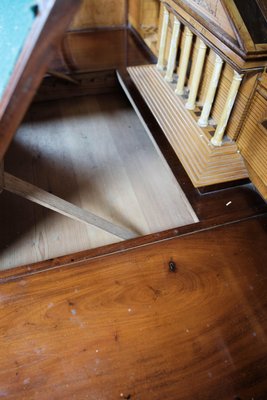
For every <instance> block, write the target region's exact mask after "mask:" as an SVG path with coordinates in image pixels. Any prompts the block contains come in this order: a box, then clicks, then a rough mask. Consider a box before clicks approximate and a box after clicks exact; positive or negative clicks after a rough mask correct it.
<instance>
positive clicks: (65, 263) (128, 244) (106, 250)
mask: <svg viewBox="0 0 267 400" xmlns="http://www.w3.org/2000/svg"><path fill="white" fill-rule="evenodd" d="M259 217H263V218H267V213H262V214H258V215H252V216H249V217H244V218H241V219H238V220H231V218H225V217H222V218H221V219H220V220H218V219H217V218H213V219H210V220H205V221H200V222H196V223H193V224H189V225H184V226H182V227H177V228H172V229H169V230H166V231H162V232H157V233H153V234H150V235H146V236H140V237H138V238H135V239H129V240H126V241H123V242H119V243H114V244H110V245H105V246H101V247H98V248H95V249H90V250H84V251H81V252H77V253H72V254H68V255H66V256H61V257H56V258H52V259H50V260H46V261H41V262H37V263H33V264H28V265H24V266H20V267H16V268H12V269H8V270H4V271H0V285H3V284H5V283H9V282H14V281H17V280H19V279H23V278H27V277H28V276H32V275H36V274H40V273H45V272H49V271H53V270H56V269H61V268H64V269H65V268H71V267H75V268H78V267H82V266H83V264H84V263H85V262H86V263H88V262H90V261H94V260H96V259H98V258H104V257H109V256H112V255H114V254H120V253H124V252H128V251H131V250H135V249H138V248H142V247H146V246H150V245H154V244H158V243H161V242H164V241H167V240H173V239H176V238H179V237H184V236H188V235H193V234H197V233H198V232H203V231H208V230H212V229H216V228H219V227H222V226H226V225H233V224H236V223H240V222H244V221H246V220H250V219H257V218H259Z"/></svg>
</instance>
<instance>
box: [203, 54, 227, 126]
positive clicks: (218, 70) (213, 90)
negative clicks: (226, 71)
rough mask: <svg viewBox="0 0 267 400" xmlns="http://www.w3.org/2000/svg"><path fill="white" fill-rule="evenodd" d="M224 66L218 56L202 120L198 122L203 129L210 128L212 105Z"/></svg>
mask: <svg viewBox="0 0 267 400" xmlns="http://www.w3.org/2000/svg"><path fill="white" fill-rule="evenodd" d="M222 66H223V60H222V59H221V57H220V56H218V55H216V58H215V64H214V68H213V72H212V77H211V80H210V84H209V87H208V91H207V94H206V98H205V102H204V106H203V108H202V112H201V115H200V118H199V120H198V125H199V126H202V127H205V126H208V120H209V116H210V111H211V107H212V104H213V101H214V97H215V93H216V90H217V87H218V83H219V80H220V76H221V71H222Z"/></svg>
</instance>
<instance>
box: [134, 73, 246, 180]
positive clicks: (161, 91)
mask: <svg viewBox="0 0 267 400" xmlns="http://www.w3.org/2000/svg"><path fill="white" fill-rule="evenodd" d="M128 71H129V74H130V76H131V77H132V79H133V81H134V83H135V85H136V86H137V88H138V89H139V91H140V92H141V94H142V96H143V97H144V99H145V100H146V101H147V103H148V105H149V107H150V108H151V110H152V112H153V113H154V115H155V117H156V119H157V120H158V122H159V124H160V125H161V127H162V129H163V131H164V132H165V134H166V136H167V138H168V140H169V141H170V143H171V145H172V146H173V148H174V150H175V152H176V154H177V156H178V157H179V159H180V160H181V163H182V164H183V166H184V168H185V170H186V171H187V173H188V175H189V177H190V179H191V181H192V182H193V184H194V186H195V187H201V186H206V185H212V184H216V183H219V182H227V181H231V180H236V179H241V178H245V177H247V176H248V175H247V171H246V168H245V165H244V162H243V160H242V158H241V156H240V155H239V154H238V153H237V146H236V144H235V143H231V142H229V143H225V144H224V145H223V146H222V147H220V148H213V147H212V146H210V145H209V137H208V136H206V135H205V131H204V129H203V128H200V127H199V126H198V125H197V122H196V121H195V119H194V118H193V117H192V115H193V113H192V114H191V113H190V112H189V111H188V110H186V109H185V106H184V102H183V101H182V99H181V98H180V97H179V96H176V95H175V93H174V88H173V87H172V85H170V84H167V83H166V82H165V81H164V79H163V77H162V76H161V74H160V73H159V72H158V71H157V70H156V68H155V67H154V66H143V67H130V68H128Z"/></svg>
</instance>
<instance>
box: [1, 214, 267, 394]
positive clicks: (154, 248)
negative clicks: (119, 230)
mask: <svg viewBox="0 0 267 400" xmlns="http://www.w3.org/2000/svg"><path fill="white" fill-rule="evenodd" d="M266 229H267V219H266V217H257V218H252V219H248V220H246V221H244V222H239V223H233V224H228V225H225V226H223V227H218V228H215V229H210V230H206V231H202V232H198V233H195V234H189V235H185V236H182V237H178V238H175V239H171V240H165V241H161V242H158V243H154V244H150V245H147V246H143V247H139V248H136V249H132V250H130V251H125V252H119V253H115V254H113V255H107V256H100V257H96V258H93V259H90V258H88V260H84V261H83V262H79V263H74V264H72V265H69V266H65V267H58V268H55V269H54V270H50V271H47V272H43V273H39V274H38V273H37V274H35V275H32V276H24V277H21V278H18V279H16V280H15V281H9V282H6V283H4V284H2V286H1V295H0V299H1V301H0V319H1V329H0V363H1V372H0V389H1V391H0V394H1V395H2V396H3V397H6V398H8V399H35V398H36V399H37V398H38V399H87V398H88V399H99V400H100V399H101V400H102V399H103V400H108V399H110V400H114V399H121V398H122V399H131V400H135V399H139V400H140V399H141V400H143V399H146V400H150V399H151V400H156V399H159V400H162V399H168V400H179V399H181V400H192V399H199V400H206V399H216V400H221V399H225V400H229V399H232V400H238V399H243V400H245V399H255V400H256V399H257V400H260V399H262V400H264V399H266V398H267V379H266V378H267V377H266V374H267V372H266V365H267V335H266V332H267V307H266V306H267V291H266V279H267V270H266V265H267V246H266V243H267V233H266ZM170 260H172V261H174V262H175V263H176V267H177V269H176V271H175V272H171V271H170V270H169V267H168V264H169V261H170Z"/></svg>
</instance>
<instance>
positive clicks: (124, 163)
mask: <svg viewBox="0 0 267 400" xmlns="http://www.w3.org/2000/svg"><path fill="white" fill-rule="evenodd" d="M5 169H6V171H7V172H9V173H12V174H13V175H16V176H18V177H19V178H21V179H24V180H26V181H28V182H30V183H32V184H35V185H38V186H39V187H41V188H42V189H45V190H48V191H50V192H52V193H53V194H55V195H57V196H59V197H62V198H63V199H65V200H67V201H70V202H72V203H73V204H76V205H77V206H79V207H82V208H84V209H87V210H89V211H91V212H93V213H95V214H97V215H100V216H101V217H103V218H106V219H108V220H109V221H111V222H114V223H115V224H118V225H120V226H123V227H125V228H128V229H132V230H134V231H137V232H138V233H139V234H140V235H144V234H148V233H152V232H157V231H162V230H165V229H169V228H172V227H176V226H182V225H187V224H190V223H193V222H197V217H196V215H195V213H194V211H193V210H192V208H191V206H190V204H189V203H188V201H187V199H186V198H185V196H184V194H183V192H182V191H181V189H180V187H179V185H178V184H177V182H176V180H175V179H174V177H173V175H172V174H171V171H170V170H169V168H168V167H167V166H166V163H164V162H163V161H162V159H161V157H160V155H159V154H158V151H157V149H156V148H155V147H154V145H153V143H152V141H151V139H150V138H149V137H148V135H147V133H146V132H145V130H144V128H143V127H142V125H141V123H140V121H139V119H138V117H137V116H136V114H135V112H134V111H133V109H132V108H131V107H130V105H129V104H128V102H127V101H126V100H125V98H124V97H123V96H121V95H118V94H116V95H113V94H112V95H102V96H97V97H81V98H79V99H77V98H76V99H73V100H70V99H68V100H62V101H53V102H47V103H41V104H36V105H34V106H33V107H32V109H31V112H30V114H29V116H28V118H27V121H26V122H25V123H24V124H23V125H22V127H21V128H20V130H19V132H18V134H17V135H16V137H15V139H14V141H13V144H12V146H11V148H10V150H9V152H8V154H7V157H6V161H5ZM0 208H1V223H0V239H1V240H0V241H1V254H0V266H1V269H6V268H10V267H12V266H17V265H24V264H29V263H32V262H36V261H40V260H44V259H49V258H52V257H55V256H60V255H64V254H69V253H72V252H76V251H81V250H85V249H88V248H95V247H99V246H102V245H105V244H109V243H114V242H115V241H116V240H117V239H116V238H115V237H114V236H112V235H110V234H108V233H106V232H103V231H101V230H99V229H97V228H94V227H87V226H86V225H83V224H81V223H79V222H75V221H72V220H70V219H68V218H66V217H64V216H61V215H59V214H56V213H55V212H51V211H49V210H46V209H44V208H43V207H40V206H37V205H34V204H32V203H30V202H28V201H26V200H23V199H21V198H19V197H17V196H16V195H14V194H8V193H6V192H3V193H2V194H1V196H0Z"/></svg>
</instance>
